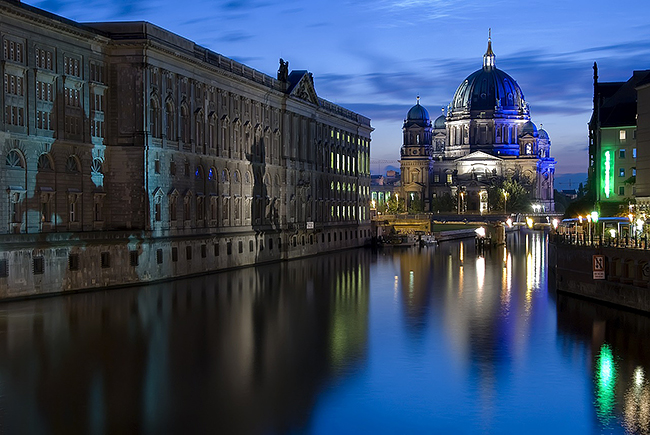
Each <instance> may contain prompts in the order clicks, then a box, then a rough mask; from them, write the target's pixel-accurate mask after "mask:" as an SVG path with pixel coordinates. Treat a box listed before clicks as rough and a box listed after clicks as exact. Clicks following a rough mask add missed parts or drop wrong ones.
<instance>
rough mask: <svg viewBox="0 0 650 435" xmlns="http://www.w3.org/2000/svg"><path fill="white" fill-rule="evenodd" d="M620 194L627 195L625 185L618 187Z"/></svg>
mask: <svg viewBox="0 0 650 435" xmlns="http://www.w3.org/2000/svg"><path fill="white" fill-rule="evenodd" d="M618 194H619V195H621V196H625V186H620V187H619V188H618Z"/></svg>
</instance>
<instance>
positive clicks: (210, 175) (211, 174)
mask: <svg viewBox="0 0 650 435" xmlns="http://www.w3.org/2000/svg"><path fill="white" fill-rule="evenodd" d="M214 177H215V171H214V168H213V167H210V169H208V180H210V181H212V180H214Z"/></svg>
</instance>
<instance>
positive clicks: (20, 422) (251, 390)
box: [0, 251, 369, 433]
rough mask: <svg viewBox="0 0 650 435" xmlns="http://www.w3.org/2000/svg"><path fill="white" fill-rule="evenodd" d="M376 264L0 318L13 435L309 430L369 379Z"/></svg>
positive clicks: (75, 301)
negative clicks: (329, 404)
mask: <svg viewBox="0 0 650 435" xmlns="http://www.w3.org/2000/svg"><path fill="white" fill-rule="evenodd" d="M368 263H369V254H368V252H366V251H351V252H348V253H343V254H340V255H335V256H330V257H322V258H318V259H311V260H302V261H296V262H291V263H286V264H282V265H273V266H266V267H258V268H251V269H244V270H240V271H236V272H232V273H227V274H217V275H210V276H206V277H202V278H196V279H189V280H183V281H176V282H173V283H168V284H161V285H156V286H149V287H143V288H137V289H126V290H114V291H109V292H99V293H87V294H79V295H74V296H67V297H62V298H53V299H46V300H36V301H26V302H21V303H14V304H7V305H3V306H1V307H0V308H1V312H0V388H1V392H2V403H1V407H0V417H1V420H0V423H1V426H2V428H3V429H4V430H7V432H11V433H19V432H20V433H102V432H106V433H141V432H152V433H211V432H214V430H216V428H219V429H220V430H221V431H223V432H226V433H260V432H266V433H268V432H285V431H296V430H297V431H300V430H301V429H300V428H301V427H303V426H304V425H305V424H306V422H307V421H308V419H309V415H310V412H311V410H312V407H313V404H314V401H315V398H316V396H317V393H318V392H319V390H320V389H321V388H322V387H323V386H324V384H326V383H330V382H338V381H337V379H342V378H345V377H346V376H348V375H349V374H350V373H353V372H354V371H355V370H358V369H359V368H360V367H362V366H363V364H364V361H365V358H366V353H367V351H366V347H367V345H366V343H367V328H368V281H369V278H368V270H369V267H368Z"/></svg>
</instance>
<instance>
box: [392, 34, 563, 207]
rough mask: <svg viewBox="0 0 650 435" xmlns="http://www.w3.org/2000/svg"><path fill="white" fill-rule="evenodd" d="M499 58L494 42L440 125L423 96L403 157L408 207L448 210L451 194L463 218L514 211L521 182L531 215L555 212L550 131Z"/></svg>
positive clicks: (409, 119) (407, 127)
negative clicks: (511, 199) (534, 117)
mask: <svg viewBox="0 0 650 435" xmlns="http://www.w3.org/2000/svg"><path fill="white" fill-rule="evenodd" d="M495 58H496V56H495V54H494V52H493V51H492V41H491V38H490V39H488V48H487V51H486V53H485V54H484V56H483V66H482V68H481V69H479V70H477V71H475V72H474V73H472V74H470V75H469V76H468V77H467V78H466V79H465V80H464V81H463V82H462V83H461V84H460V86H458V88H457V89H456V92H455V93H454V96H453V98H452V100H451V102H450V103H449V105H448V106H447V110H446V114H445V113H444V111H443V114H442V115H440V116H439V117H438V118H436V119H435V120H434V121H432V120H431V118H430V116H429V112H428V111H427V109H426V108H424V107H423V106H422V105H420V101H419V97H418V101H417V103H416V105H415V106H413V107H412V108H411V109H410V110H409V111H408V114H407V116H406V119H405V120H404V124H403V133H404V136H403V145H402V148H401V158H400V166H401V171H402V181H401V187H400V191H401V194H402V197H403V198H405V201H406V206H407V208H408V209H418V208H419V209H420V210H422V211H425V212H435V211H440V210H439V204H440V201H441V199H442V198H444V197H446V198H448V200H453V202H454V211H458V212H459V213H465V212H467V213H486V212H490V211H508V209H507V203H508V196H509V195H510V194H514V192H510V191H509V187H508V186H512V183H513V180H515V181H516V183H517V184H519V185H520V186H523V187H524V188H525V189H526V190H527V194H528V197H529V198H530V199H531V203H532V205H533V210H531V211H540V212H541V211H546V212H553V211H555V204H554V201H553V180H554V173H555V163H556V162H555V159H553V158H552V157H551V155H550V148H551V141H550V139H549V136H548V133H547V132H546V131H545V130H544V129H542V128H540V129H538V128H537V126H536V125H535V124H534V123H533V122H532V121H531V117H530V108H529V105H528V103H527V102H526V100H525V98H524V94H523V92H522V90H521V88H520V87H519V85H518V84H517V82H516V81H515V80H514V79H513V78H512V77H510V76H509V75H508V74H507V73H505V72H504V71H502V70H500V69H498V68H497V67H496V62H495ZM496 195H502V196H503V198H496V197H495V196H496ZM447 202H449V201H447ZM499 202H501V203H502V206H501V209H500V210H497V209H495V204H497V203H499ZM416 203H417V204H418V206H417V207H414V206H415V204H416ZM447 211H449V210H447Z"/></svg>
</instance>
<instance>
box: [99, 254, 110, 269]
mask: <svg viewBox="0 0 650 435" xmlns="http://www.w3.org/2000/svg"><path fill="white" fill-rule="evenodd" d="M101 265H102V268H104V269H106V268H108V267H111V254H110V252H102V253H101Z"/></svg>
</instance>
